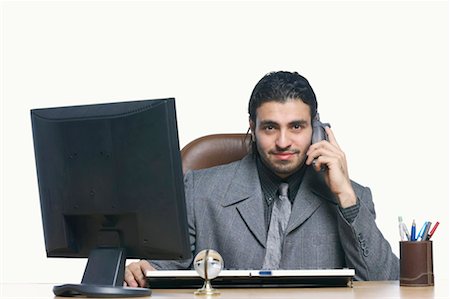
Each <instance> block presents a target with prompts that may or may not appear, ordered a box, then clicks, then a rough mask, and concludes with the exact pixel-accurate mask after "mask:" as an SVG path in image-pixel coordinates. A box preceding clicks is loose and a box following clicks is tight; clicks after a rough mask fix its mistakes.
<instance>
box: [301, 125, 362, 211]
mask: <svg viewBox="0 0 450 299" xmlns="http://www.w3.org/2000/svg"><path fill="white" fill-rule="evenodd" d="M325 130H326V132H327V134H328V140H329V142H328V141H321V142H318V143H315V144H311V146H310V147H309V150H308V152H307V153H306V154H307V156H308V158H307V159H306V164H307V165H311V164H313V167H314V169H315V170H316V171H320V170H321V169H322V167H324V168H326V171H325V181H326V183H327V185H328V187H330V190H331V192H333V193H334V194H335V195H336V197H337V198H338V201H339V205H340V206H341V207H342V208H348V207H350V206H353V205H355V204H356V200H357V199H356V194H355V191H354V190H353V188H352V185H351V182H350V178H349V175H348V170H347V160H346V158H345V154H344V152H343V151H342V150H341V148H340V147H339V145H338V143H337V141H336V138H335V137H334V134H333V131H332V130H331V129H330V128H328V127H326V128H325ZM314 160H315V162H314V163H313V161H314Z"/></svg>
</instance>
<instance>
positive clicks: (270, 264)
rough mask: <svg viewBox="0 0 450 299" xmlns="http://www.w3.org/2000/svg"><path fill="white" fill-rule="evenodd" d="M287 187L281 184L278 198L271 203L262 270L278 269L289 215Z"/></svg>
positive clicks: (289, 206)
mask: <svg viewBox="0 0 450 299" xmlns="http://www.w3.org/2000/svg"><path fill="white" fill-rule="evenodd" d="M288 188H289V185H288V184H286V183H281V184H280V188H279V194H280V195H279V196H278V198H277V199H276V200H275V202H274V203H273V207H272V216H271V218H270V224H269V232H268V233H267V242H266V256H265V257H264V264H263V269H278V268H279V266H280V260H281V250H282V248H283V241H284V232H285V230H286V227H287V224H288V221H289V217H290V215H291V202H290V201H289V198H288Z"/></svg>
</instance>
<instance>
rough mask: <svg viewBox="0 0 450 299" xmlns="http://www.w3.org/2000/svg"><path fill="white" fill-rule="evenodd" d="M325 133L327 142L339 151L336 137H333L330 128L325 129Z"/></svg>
mask: <svg viewBox="0 0 450 299" xmlns="http://www.w3.org/2000/svg"><path fill="white" fill-rule="evenodd" d="M325 132H326V133H327V135H328V140H329V141H330V143H331V144H333V145H334V146H336V147H337V148H338V149H341V147H340V146H339V144H338V143H337V140H336V137H334V134H333V130H331V128H330V127H325Z"/></svg>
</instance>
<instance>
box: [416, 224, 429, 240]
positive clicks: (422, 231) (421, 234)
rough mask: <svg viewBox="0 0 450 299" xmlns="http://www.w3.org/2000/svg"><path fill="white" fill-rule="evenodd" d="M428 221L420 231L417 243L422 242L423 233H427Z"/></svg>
mask: <svg viewBox="0 0 450 299" xmlns="http://www.w3.org/2000/svg"><path fill="white" fill-rule="evenodd" d="M427 224H428V221H425V223H424V224H423V225H422V228H421V229H420V231H419V233H418V234H417V238H416V240H417V241H422V238H423V233H424V232H425V228H426V227H427Z"/></svg>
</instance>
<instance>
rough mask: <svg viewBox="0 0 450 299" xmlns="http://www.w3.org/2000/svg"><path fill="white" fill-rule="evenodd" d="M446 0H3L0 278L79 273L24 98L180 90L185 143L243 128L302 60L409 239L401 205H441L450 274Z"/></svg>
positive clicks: (74, 277) (136, 95) (360, 170)
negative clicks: (45, 207)
mask: <svg viewBox="0 0 450 299" xmlns="http://www.w3.org/2000/svg"><path fill="white" fill-rule="evenodd" d="M448 14H449V9H448V3H447V1H429V0H428V1H397V2H393V1H373V2H371V1H345V2H344V1H327V2H325V1H311V2H307V1H289V2H279V1H278V2H268V1H264V2H258V1H249V2H238V1H227V2H219V1H203V2H191V1H182V2H171V1H163V2H154V1H98V2H92V1H74V2H69V1H49V2H41V1H31V2H22V1H10V2H5V1H3V2H2V3H1V16H0V17H1V41H0V47H1V61H0V68H1V74H0V75H1V86H0V92H1V102H0V105H1V107H0V111H1V122H0V123H1V131H0V132H1V140H0V144H1V161H0V167H1V172H0V175H1V180H0V182H1V185H0V191H1V201H0V203H1V206H0V211H1V216H0V220H1V222H0V223H1V224H0V225H1V235H0V236H1V239H0V244H1V247H0V248H1V255H0V257H1V260H0V271H1V272H0V275H1V277H0V281H1V282H79V281H80V279H81V276H82V273H83V270H84V266H85V261H86V260H85V259H81V260H79V259H53V258H46V255H45V248H44V239H43V232H42V224H41V218H40V217H41V215H40V207H39V198H38V189H37V180H36V171H35V164H34V153H33V144H32V136H31V124H30V116H29V111H30V109H32V108H43V107H53V106H64V105H75V104H88V103H100V102H114V101H122V100H137V99H151V98H161V97H175V98H176V100H177V114H178V125H179V135H180V143H181V146H183V145H185V144H186V143H187V142H189V141H191V140H192V139H194V138H196V137H199V136H202V135H205V134H210V133H224V132H246V131H247V128H248V122H247V112H246V109H247V103H248V99H249V96H250V93H251V91H252V89H253V86H254V85H255V84H256V82H257V81H258V80H259V79H260V78H261V77H262V76H263V75H264V74H265V73H267V72H269V71H275V70H289V71H298V72H299V73H301V74H303V75H304V76H306V77H307V78H308V79H309V81H310V83H311V84H312V86H313V88H314V90H315V92H316V94H317V97H318V101H319V110H320V113H321V117H322V120H324V121H326V122H330V123H331V124H332V127H333V130H334V132H335V135H336V136H337V138H338V141H339V143H340V145H341V147H342V148H343V149H344V151H345V152H346V154H347V158H348V164H349V169H350V174H351V177H352V178H353V179H354V180H356V181H358V182H359V183H361V184H363V185H367V186H370V187H371V189H372V192H373V196H374V201H375V205H376V209H377V223H378V226H379V228H380V229H381V230H382V231H383V232H384V235H385V237H386V238H387V239H388V241H389V242H390V243H391V246H392V248H393V251H394V252H395V253H396V254H398V240H399V236H398V229H397V217H398V216H399V215H402V216H403V218H404V219H405V221H406V222H407V224H408V225H409V224H410V223H411V221H412V219H413V218H415V219H416V221H417V223H418V225H419V226H421V225H422V223H423V222H424V221H425V220H430V221H433V222H435V221H438V220H439V221H440V222H441V225H440V227H439V229H438V230H437V232H436V234H435V236H434V238H433V239H434V244H433V245H434V254H435V257H434V266H435V274H436V275H437V276H439V277H448V275H449V257H448V252H449V222H448V219H449V203H448V199H449V192H448V185H449V173H448V169H449V155H448V153H449V147H448V140H449V131H448V128H449V126H448V114H449V108H448V106H449V105H448V83H449V73H448V69H449V68H448V67H449V59H448V51H449V47H448V41H449V37H448V33H449V27H448Z"/></svg>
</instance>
